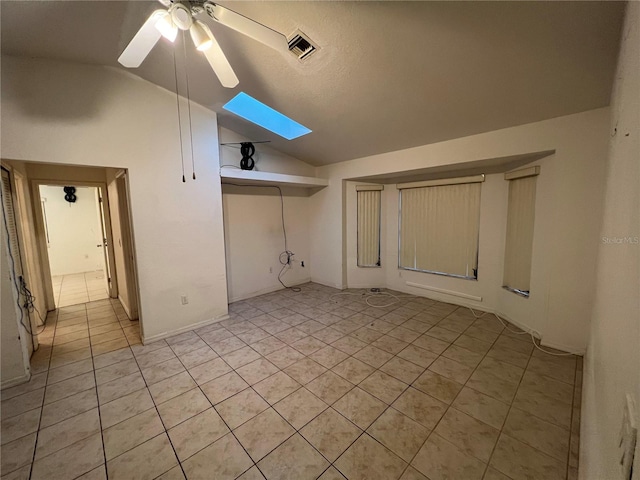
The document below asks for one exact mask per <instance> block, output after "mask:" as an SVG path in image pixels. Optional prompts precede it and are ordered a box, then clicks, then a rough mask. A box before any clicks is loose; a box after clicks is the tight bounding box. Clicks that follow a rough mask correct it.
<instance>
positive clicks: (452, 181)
mask: <svg viewBox="0 0 640 480" xmlns="http://www.w3.org/2000/svg"><path fill="white" fill-rule="evenodd" d="M484 180H485V175H484V174H481V175H474V176H469V177H457V178H448V179H439V180H428V181H422V182H410V183H400V184H397V185H396V187H397V189H398V190H399V192H398V269H399V270H406V271H410V272H419V273H428V274H432V275H440V276H444V277H451V278H459V279H462V280H473V281H478V272H479V266H478V262H479V257H480V217H481V211H482V189H480V201H479V202H478V233H477V236H476V245H477V248H476V261H475V264H476V268H475V269H473V271H474V275H473V276H468V275H460V274H457V273H448V272H440V271H437V270H424V269H421V268H412V267H407V266H403V265H402V264H401V263H402V255H401V245H402V190H407V189H411V188H424V187H438V186H447V185H459V184H469V183H483V182H484Z"/></svg>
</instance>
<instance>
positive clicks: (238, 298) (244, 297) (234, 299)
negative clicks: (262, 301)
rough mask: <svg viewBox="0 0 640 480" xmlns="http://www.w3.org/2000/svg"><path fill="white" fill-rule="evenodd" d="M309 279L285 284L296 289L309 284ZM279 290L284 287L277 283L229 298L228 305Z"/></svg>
mask: <svg viewBox="0 0 640 480" xmlns="http://www.w3.org/2000/svg"><path fill="white" fill-rule="evenodd" d="M310 281H311V278H303V279H302V280H298V281H297V282H295V283H292V284H287V286H289V287H297V286H298V285H303V284H305V283H309V282H310ZM279 290H284V287H283V286H282V285H280V284H279V283H278V284H277V285H272V286H270V287H266V288H262V289H260V290H256V291H255V292H251V293H247V294H245V295H239V296H236V297H230V298H229V303H233V302H239V301H241V300H247V299H248V298H253V297H258V296H260V295H266V294H267V293H273V292H277V291H279Z"/></svg>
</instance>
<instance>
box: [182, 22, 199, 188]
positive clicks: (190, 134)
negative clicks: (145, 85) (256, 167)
mask: <svg viewBox="0 0 640 480" xmlns="http://www.w3.org/2000/svg"><path fill="white" fill-rule="evenodd" d="M182 48H183V51H184V74H185V77H186V80H187V108H188V112H189V141H190V142H191V170H192V171H193V179H194V180H195V179H196V163H195V160H194V157H193V128H192V126H191V96H190V94H189V62H188V61H187V41H186V40H185V34H184V30H183V31H182Z"/></svg>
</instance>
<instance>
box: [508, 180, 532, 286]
mask: <svg viewBox="0 0 640 480" xmlns="http://www.w3.org/2000/svg"><path fill="white" fill-rule="evenodd" d="M535 204H536V177H535V176H527V177H521V178H515V179H513V180H509V206H508V209H507V241H506V247H505V254H504V278H503V284H504V286H505V287H508V288H510V289H513V290H517V291H519V292H522V293H527V294H528V293H529V288H530V279H531V254H532V250H533V225H534V220H535Z"/></svg>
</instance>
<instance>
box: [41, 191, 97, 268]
mask: <svg viewBox="0 0 640 480" xmlns="http://www.w3.org/2000/svg"><path fill="white" fill-rule="evenodd" d="M96 194H97V188H95V187H76V193H75V195H76V197H77V199H76V201H75V203H70V202H67V201H66V200H65V199H64V197H65V193H64V190H63V187H59V186H53V185H41V186H40V198H41V199H42V200H43V201H44V209H45V211H46V214H47V216H46V223H47V232H48V235H49V245H48V247H49V248H48V252H49V265H50V266H51V275H71V274H74V273H82V272H91V271H95V270H104V268H105V267H104V263H105V261H104V253H103V249H102V247H97V245H102V226H101V225H100V217H99V211H98V208H99V206H98V203H97V200H96Z"/></svg>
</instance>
